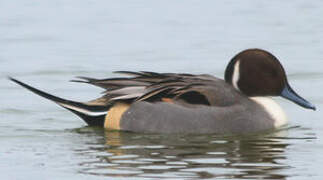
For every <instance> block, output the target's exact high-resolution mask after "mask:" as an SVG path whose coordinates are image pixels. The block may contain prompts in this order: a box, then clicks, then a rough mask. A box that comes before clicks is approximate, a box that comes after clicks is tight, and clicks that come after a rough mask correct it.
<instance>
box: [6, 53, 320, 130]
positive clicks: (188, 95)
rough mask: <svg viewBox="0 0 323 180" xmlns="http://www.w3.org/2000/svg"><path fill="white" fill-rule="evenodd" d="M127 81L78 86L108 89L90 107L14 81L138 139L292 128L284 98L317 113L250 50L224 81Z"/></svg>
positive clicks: (174, 76)
mask: <svg viewBox="0 0 323 180" xmlns="http://www.w3.org/2000/svg"><path fill="white" fill-rule="evenodd" d="M115 73H119V74H121V75H122V76H120V77H115V78H106V79H96V78H89V77H82V76H80V77H77V79H75V80H72V81H73V82H79V83H86V84H91V85H94V86H98V87H100V88H103V89H104V95H103V96H101V97H99V98H97V99H94V100H91V101H87V102H78V101H72V100H67V99H64V98H60V97H57V96H54V95H51V94H49V93H46V92H44V91H41V90H39V89H36V88H34V87H32V86H30V85H28V84H26V83H23V82H21V81H19V80H17V79H14V78H12V77H9V79H10V80H11V81H13V82H15V83H17V84H19V85H21V86H22V87H24V88H26V89H28V90H30V91H32V92H34V93H36V94H37V95H39V96H42V97H44V98H46V99H49V100H51V101H53V102H55V103H56V104H58V105H59V106H61V107H63V108H65V109H67V110H69V111H71V112H72V113H74V114H76V115H77V116H79V117H80V118H81V119H83V120H84V121H85V122H86V123H87V125H88V126H100V127H103V128H105V129H107V130H117V131H130V132H136V133H199V134H203V133H214V134H245V133H257V132H262V131H268V130H274V129H277V128H280V127H282V126H285V125H286V124H287V122H288V121H287V116H286V114H285V112H284V110H283V109H282V108H281V107H280V105H279V104H278V103H276V102H275V100H274V99H273V98H272V97H274V96H280V97H282V98H285V99H287V100H290V101H292V102H294V103H296V104H297V105H299V106H301V107H303V108H306V109H312V110H315V109H316V108H315V106H314V105H313V104H311V103H310V102H308V101H307V100H305V99H304V98H302V97H301V96H299V95H298V94H297V93H296V92H295V91H294V90H293V89H292V88H291V86H290V85H289V83H288V80H287V76H286V73H285V70H284V68H283V66H282V65H281V63H280V62H279V60H278V59H277V58H276V57H275V56H274V55H273V54H271V53H270V52H268V51H266V50H262V49H257V48H255V49H246V50H243V51H241V52H239V53H238V54H237V55H235V56H234V57H233V58H232V59H231V60H230V61H229V63H228V65H227V67H226V69H225V73H224V79H220V78H217V77H214V76H212V75H209V74H199V75H194V74H188V73H157V72H150V71H138V72H134V71H116V72H115Z"/></svg>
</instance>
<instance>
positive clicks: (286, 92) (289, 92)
mask: <svg viewBox="0 0 323 180" xmlns="http://www.w3.org/2000/svg"><path fill="white" fill-rule="evenodd" d="M280 96H282V97H284V98H286V99H288V100H290V101H293V102H294V103H296V104H298V105H300V106H302V107H304V108H306V109H312V110H314V111H315V110H316V107H315V106H314V105H313V104H311V103H310V102H308V101H306V100H305V99H304V98H302V97H301V96H299V95H298V94H297V93H296V92H295V91H294V90H293V89H292V88H291V87H290V86H289V84H287V85H286V86H285V88H284V89H283V91H282V92H281V95H280Z"/></svg>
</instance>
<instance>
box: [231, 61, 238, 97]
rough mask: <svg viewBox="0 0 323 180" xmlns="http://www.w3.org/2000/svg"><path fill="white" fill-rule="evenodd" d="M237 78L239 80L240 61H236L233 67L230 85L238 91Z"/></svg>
mask: <svg viewBox="0 0 323 180" xmlns="http://www.w3.org/2000/svg"><path fill="white" fill-rule="evenodd" d="M239 78H240V61H239V60H238V61H237V62H236V63H235V64H234V67H233V74H232V85H233V87H234V88H236V89H237V90H239V91H240V89H239V87H238V81H239Z"/></svg>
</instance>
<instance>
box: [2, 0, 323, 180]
mask: <svg viewBox="0 0 323 180" xmlns="http://www.w3.org/2000/svg"><path fill="white" fill-rule="evenodd" d="M322 5H323V2H322V1H305V0H298V1H286V2H282V1H252V0H249V1H243V2H242V1H241V2H237V1H233V0H232V1H223V2H216V1H211V0H209V1H196V0H186V1H185V2H184V1H170V0H168V1H167V0H166V1H165V0H164V1H148V0H128V1H126V0H124V1H90V0H87V1H78V2H76V1H58V0H57V1H49V0H47V1H46V0H42V1H39V0H30V1H26V2H23V1H18V0H12V1H0V17H2V18H1V21H0V100H1V103H0V142H1V146H0V172H1V173H0V178H1V179H106V178H107V177H110V178H114V179H118V178H119V179H124V178H125V177H128V178H133V179H145V178H146V179H153V178H158V179H160V178H171V179H175V178H178V179H183V178H188V179H196V178H220V179H224V178H227V179H251V178H269V179H305V178H312V179H322V177H323V172H322V170H321V169H322V163H323V160H322V159H323V155H322V153H321V152H322V148H323V141H322V136H323V133H322V132H323V123H322V122H321V120H322V110H321V109H322V105H323V101H322V99H323V95H322V92H321V88H322V87H323V81H322V80H323V72H322V65H323V62H322V57H323V50H322V49H323V46H322V41H321V40H322V39H323V34H322V30H323V21H322V18H321V17H322V15H323V13H322V10H321V8H320V7H322ZM251 47H258V48H263V49H266V50H269V51H271V52H273V53H274V54H275V55H276V56H277V57H278V58H279V59H280V60H281V62H282V64H283V65H284V67H285V69H286V71H287V74H288V77H289V80H290V84H291V85H292V86H293V87H294V89H295V90H296V91H297V92H298V93H299V94H300V95H302V96H304V97H305V98H306V99H308V100H309V101H310V102H312V103H313V104H315V105H316V106H317V109H318V110H317V111H315V112H313V111H308V110H305V109H302V108H300V107H298V106H296V105H294V104H292V103H290V102H287V101H285V100H281V99H279V98H278V99H277V100H278V102H279V103H280V104H281V105H282V106H283V108H284V109H285V110H286V112H287V114H288V116H289V119H290V123H289V126H288V128H287V129H284V130H281V131H278V132H272V133H261V134H257V135H250V136H243V137H241V136H216V135H158V134H135V133H125V132H106V131H103V130H102V129H98V128H89V127H86V126H85V124H84V123H83V122H82V121H81V120H79V119H78V118H77V117H76V116H74V115H72V114H71V113H69V112H67V111H65V110H64V109H62V108H60V107H58V106H56V105H55V104H53V103H51V102H49V101H47V100H44V99H42V98H40V97H38V96H36V95H34V94H31V93H30V92H27V91H26V90H25V89H22V88H21V87H18V86H17V85H15V84H13V83H11V82H9V81H8V80H7V79H6V77H7V76H8V75H10V76H13V77H15V78H18V79H20V80H23V81H25V82H28V83H30V84H32V85H34V86H36V87H38V88H41V89H43V90H46V91H49V92H51V93H53V94H55V95H58V96H61V97H65V98H69V99H73V100H82V101H86V100H89V99H93V98H96V97H98V95H99V93H100V92H101V91H102V90H101V89H98V88H96V87H91V86H87V85H84V84H76V83H69V82H67V81H68V80H70V79H73V77H75V76H92V77H98V78H101V77H102V78H104V77H111V76H113V74H112V71H116V70H135V71H138V70H150V71H151V70H153V71H158V72H187V73H209V74H213V75H216V76H219V77H223V72H224V68H225V66H226V64H227V62H228V61H229V60H230V58H231V57H232V56H233V55H234V54H236V53H237V52H239V51H240V50H243V49H246V48H251Z"/></svg>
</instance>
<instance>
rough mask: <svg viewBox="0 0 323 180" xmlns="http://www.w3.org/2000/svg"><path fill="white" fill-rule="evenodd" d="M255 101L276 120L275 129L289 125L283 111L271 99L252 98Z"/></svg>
mask: <svg viewBox="0 0 323 180" xmlns="http://www.w3.org/2000/svg"><path fill="white" fill-rule="evenodd" d="M250 99H252V100H253V101H255V102H256V103H258V104H260V105H261V106H263V107H264V109H265V111H266V112H268V114H269V115H270V116H271V117H272V118H273V119H274V121H275V123H274V126H275V127H280V126H282V125H285V124H287V117H286V114H285V112H284V111H283V109H282V108H281V107H280V106H279V105H278V104H277V103H276V102H275V101H274V100H273V99H272V98H270V97H251V98H250Z"/></svg>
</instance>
